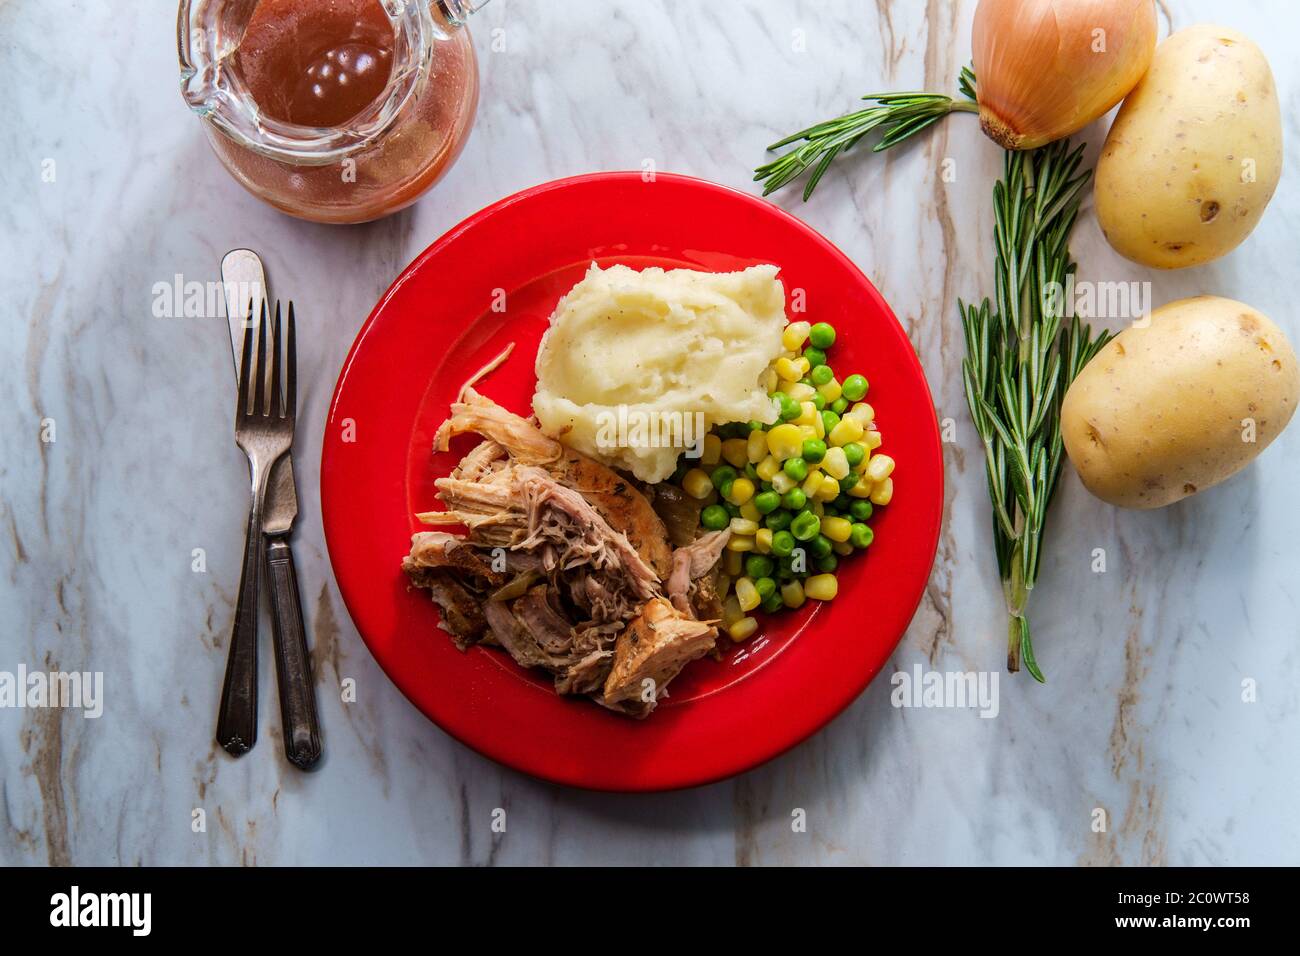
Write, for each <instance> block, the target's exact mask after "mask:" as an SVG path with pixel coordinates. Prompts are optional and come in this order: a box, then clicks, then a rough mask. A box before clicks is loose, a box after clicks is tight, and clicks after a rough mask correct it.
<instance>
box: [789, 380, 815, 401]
mask: <svg viewBox="0 0 1300 956" xmlns="http://www.w3.org/2000/svg"><path fill="white" fill-rule="evenodd" d="M780 388H781V391H783V392H785V393H786V394H787V395H789V396H790V397H791V398H793V399H794V400H795V401H796V402H811V401H812V397H813V396H814V395H816V394H817V389H815V388H813V387H812V386H811V385H805V384H804V383H803V382H782V383H781V385H780Z"/></svg>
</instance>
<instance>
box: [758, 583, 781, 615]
mask: <svg viewBox="0 0 1300 956" xmlns="http://www.w3.org/2000/svg"><path fill="white" fill-rule="evenodd" d="M766 580H769V581H771V580H772V579H771V578H767V579H766ZM759 607H761V608H762V609H763V610H764V611H766V612H767V613H768V614H775V613H776V612H777V611H780V610H781V609H782V608H784V607H785V601H783V600H782V599H781V595H779V594H777V593H776V582H775V581H772V593H771V594H769V595H768V596H767V597H765V598H763V603H762V604H760V605H759Z"/></svg>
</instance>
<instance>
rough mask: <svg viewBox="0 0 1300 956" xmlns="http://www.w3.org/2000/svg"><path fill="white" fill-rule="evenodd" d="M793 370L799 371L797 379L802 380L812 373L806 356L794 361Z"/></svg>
mask: <svg viewBox="0 0 1300 956" xmlns="http://www.w3.org/2000/svg"><path fill="white" fill-rule="evenodd" d="M794 365H795V368H797V369H798V370H799V377H800V378H803V377H804V376H805V375H807V374H808V373H809V372H811V371H812V362H810V361H808V356H806V355H800V356H799V357H798V358H797V359H795V360H794Z"/></svg>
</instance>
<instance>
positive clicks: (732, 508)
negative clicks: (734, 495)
mask: <svg viewBox="0 0 1300 956" xmlns="http://www.w3.org/2000/svg"><path fill="white" fill-rule="evenodd" d="M728 487H730V486H728ZM722 507H724V508H726V509H727V514H729V515H731V517H733V518H739V517H740V507H739V506H738V505H733V504H732V503H731V502H730V501H724V502H722Z"/></svg>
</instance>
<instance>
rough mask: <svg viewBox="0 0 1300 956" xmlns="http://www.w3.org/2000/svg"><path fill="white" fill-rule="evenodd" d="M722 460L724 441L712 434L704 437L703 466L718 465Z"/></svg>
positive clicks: (701, 452) (701, 457)
mask: <svg viewBox="0 0 1300 956" xmlns="http://www.w3.org/2000/svg"><path fill="white" fill-rule="evenodd" d="M721 460H722V439H721V438H719V437H718V436H717V435H714V434H713V433H712V432H710V433H709V434H707V435H705V436H704V447H703V448H701V449H700V464H701V465H716V464H717V463H718V462H719V461H721Z"/></svg>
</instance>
